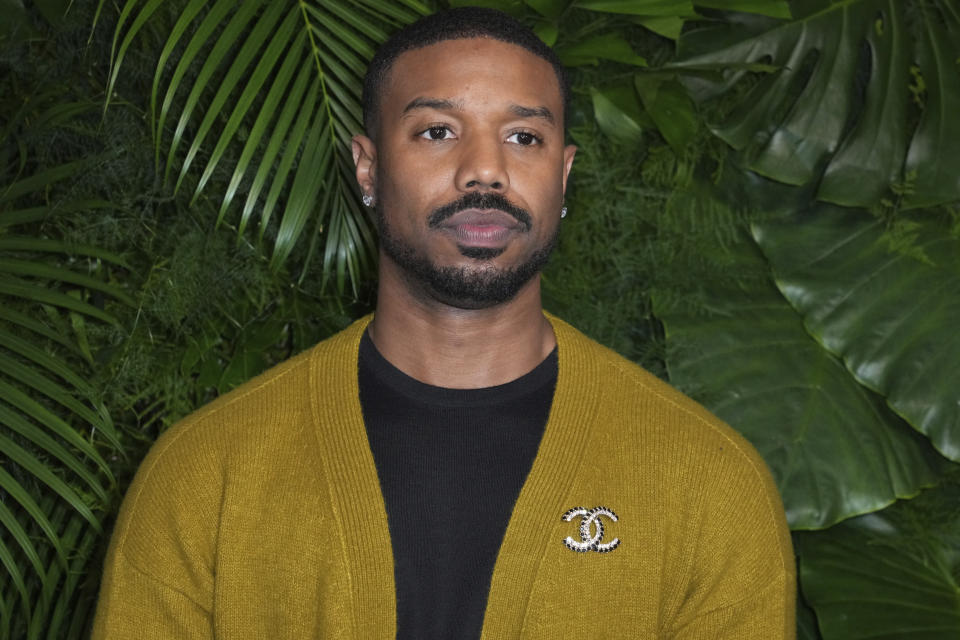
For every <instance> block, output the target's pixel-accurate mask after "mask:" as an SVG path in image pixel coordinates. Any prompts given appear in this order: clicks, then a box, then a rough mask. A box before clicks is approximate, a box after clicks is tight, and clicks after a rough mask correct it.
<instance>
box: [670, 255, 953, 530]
mask: <svg viewBox="0 0 960 640" xmlns="http://www.w3.org/2000/svg"><path fill="white" fill-rule="evenodd" d="M717 251H718V252H719V253H721V254H722V255H721V257H719V258H717V260H716V261H717V264H718V265H720V266H718V269H720V270H722V272H723V273H729V274H751V275H749V276H745V275H741V276H733V275H731V276H729V277H725V278H719V277H718V278H716V279H715V280H713V281H711V282H709V283H706V284H705V285H704V290H703V291H702V292H701V296H702V300H701V301H700V303H699V305H698V308H686V309H685V308H682V307H681V306H680V305H671V306H667V305H665V304H664V303H663V301H662V299H661V297H660V296H657V297H655V298H654V302H655V313H656V315H657V317H658V318H660V319H661V320H662V321H663V324H664V327H665V330H666V339H667V349H668V351H667V368H668V371H669V375H670V381H671V382H672V383H673V384H674V385H676V386H678V387H679V388H680V389H682V390H683V391H685V392H687V393H688V394H690V395H691V396H692V397H694V398H695V399H697V400H698V401H700V402H701V403H702V404H704V405H705V406H706V407H707V408H708V409H710V410H711V411H713V412H714V413H715V414H716V415H718V416H719V417H720V418H722V419H723V420H725V421H726V422H728V423H729V424H730V425H731V426H733V427H734V428H735V429H737V430H738V431H740V432H741V433H743V434H744V435H745V436H746V437H747V438H748V439H749V440H750V441H751V442H752V443H753V444H754V446H756V447H757V449H758V451H759V452H760V454H761V455H762V456H763V457H764V459H765V460H766V461H767V464H768V465H769V466H770V468H771V470H772V472H773V475H774V478H775V479H776V481H777V485H778V487H779V489H780V493H781V495H782V496H783V500H784V505H785V507H786V511H787V519H788V521H789V523H790V525H791V527H792V528H794V529H816V528H823V527H827V526H830V525H832V524H834V523H836V522H839V521H841V520H843V519H845V518H849V517H851V516H855V515H860V514H863V513H868V512H870V511H875V510H877V509H880V508H883V507H884V506H886V505H888V504H890V503H891V502H893V501H894V500H895V499H896V498H898V497H904V496H912V495H915V494H916V493H917V492H918V491H919V490H920V488H921V487H923V486H929V485H930V484H932V483H933V482H934V481H935V478H936V474H937V473H938V467H939V464H940V463H939V461H940V460H942V459H941V458H940V457H939V456H937V454H936V452H934V451H933V450H932V448H931V447H930V446H929V444H928V443H926V442H925V441H924V439H923V438H921V437H918V435H917V434H916V433H915V432H914V431H913V430H912V429H910V427H909V426H908V425H907V424H905V423H904V422H903V421H902V420H900V419H899V418H898V417H897V416H896V415H894V414H893V412H891V411H890V410H889V409H888V408H887V407H886V406H884V403H883V400H882V399H881V398H880V397H879V396H876V395H875V394H873V393H871V392H870V391H869V390H867V389H865V388H864V387H862V386H861V385H860V384H858V383H857V382H856V381H855V380H854V379H853V377H852V376H850V375H849V373H848V372H847V371H846V370H845V369H844V367H843V364H842V363H841V362H840V361H839V360H838V359H837V358H836V357H834V356H833V355H831V354H830V353H828V352H827V351H826V350H825V349H823V348H822V347H821V346H820V345H819V344H818V343H817V342H816V341H815V340H813V339H812V338H811V337H810V335H809V334H808V333H807V332H806V331H805V330H804V327H803V322H802V320H801V318H800V316H799V315H798V314H797V312H796V311H794V309H793V308H792V307H791V306H790V305H789V303H788V302H787V301H786V300H784V299H783V297H782V296H781V295H780V293H779V292H778V291H777V289H776V287H775V286H774V285H773V283H772V282H771V281H770V280H769V278H768V277H767V275H766V266H765V264H764V262H763V258H762V256H761V255H760V254H759V251H758V250H757V249H756V248H755V247H754V246H753V244H752V243H751V242H750V241H749V239H746V240H743V241H740V242H738V243H736V244H734V245H731V246H730V247H729V248H728V249H727V250H726V251H721V250H720V249H717Z"/></svg>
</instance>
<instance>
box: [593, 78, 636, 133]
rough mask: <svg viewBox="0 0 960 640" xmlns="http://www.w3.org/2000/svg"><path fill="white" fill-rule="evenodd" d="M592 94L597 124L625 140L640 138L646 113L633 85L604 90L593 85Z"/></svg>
mask: <svg viewBox="0 0 960 640" xmlns="http://www.w3.org/2000/svg"><path fill="white" fill-rule="evenodd" d="M590 95H591V96H592V97H593V113H594V115H595V116H596V118H597V124H598V125H600V129H601V130H602V131H603V132H604V133H605V134H607V135H608V136H610V137H611V138H614V139H617V140H622V141H625V142H637V141H639V140H640V138H641V136H642V134H643V127H642V126H641V123H642V121H643V119H644V115H643V112H642V110H641V108H640V103H639V102H638V101H637V96H636V93H635V92H634V90H633V88H632V87H629V86H627V87H613V88H610V89H603V90H600V89H594V88H593V87H591V88H590Z"/></svg>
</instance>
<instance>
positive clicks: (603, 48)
mask: <svg viewBox="0 0 960 640" xmlns="http://www.w3.org/2000/svg"><path fill="white" fill-rule="evenodd" d="M557 55H558V56H559V57H560V61H561V62H562V63H563V64H564V66H567V67H577V66H582V65H596V64H597V63H598V62H599V61H600V59H604V60H613V61H614V62H623V63H624V64H629V65H633V66H636V67H645V66H647V61H646V59H644V58H643V57H642V56H638V55H637V54H636V53H634V51H633V47H631V46H630V43H629V42H627V41H626V40H625V39H624V37H623V36H622V35H620V34H619V33H604V34H603V35H599V36H595V37H593V38H587V39H586V40H583V41H581V42H577V43H576V44H574V45H570V46H565V47H558V48H557Z"/></svg>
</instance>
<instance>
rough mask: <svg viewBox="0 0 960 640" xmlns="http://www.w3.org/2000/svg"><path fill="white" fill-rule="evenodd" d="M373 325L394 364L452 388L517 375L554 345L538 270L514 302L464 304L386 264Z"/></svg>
mask: <svg viewBox="0 0 960 640" xmlns="http://www.w3.org/2000/svg"><path fill="white" fill-rule="evenodd" d="M382 263H383V261H381V264H382ZM368 331H369V334H370V338H371V339H372V340H373V343H374V344H375V345H376V346H377V350H378V351H379V352H380V353H381V354H382V355H383V357H384V358H386V359H387V360H388V361H389V362H390V363H391V364H392V365H393V366H395V367H397V368H398V369H400V370H401V371H403V372H404V373H406V374H407V375H408V376H410V377H412V378H415V379H416V380H419V381H420V382H424V383H426V384H431V385H434V386H438V387H446V388H449V389H479V388H482V387H492V386H495V385H499V384H505V383H507V382H510V381H512V380H516V379H517V378H519V377H520V376H522V375H524V374H525V373H528V372H529V371H531V370H532V369H533V368H535V367H536V366H537V365H538V364H540V363H541V362H542V361H543V359H544V358H546V357H547V356H548V355H549V354H550V352H551V351H552V350H553V348H554V347H555V346H556V338H555V337H554V335H553V328H552V327H551V326H550V323H549V322H548V321H547V319H546V318H545V317H544V316H543V308H542V306H541V302H540V276H539V275H537V276H535V277H534V278H532V279H531V280H530V282H528V283H527V284H526V285H525V286H524V287H523V289H521V290H520V292H519V293H518V294H517V295H516V297H514V298H513V299H512V300H510V301H509V302H505V303H503V304H500V305H496V306H494V307H490V308H486V309H460V308H457V307H451V306H449V305H445V304H442V303H439V302H436V301H431V300H429V299H427V298H425V297H424V296H422V295H416V294H415V293H414V292H412V291H410V287H409V284H408V283H406V282H404V281H403V278H402V277H401V276H400V275H399V274H397V273H396V272H394V271H393V270H391V269H383V268H381V270H380V283H379V287H378V291H377V309H376V313H375V315H374V319H373V322H371V323H370V326H369V328H368Z"/></svg>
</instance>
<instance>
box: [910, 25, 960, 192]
mask: <svg viewBox="0 0 960 640" xmlns="http://www.w3.org/2000/svg"><path fill="white" fill-rule="evenodd" d="M922 16H923V24H922V26H921V29H920V35H919V37H918V39H917V45H918V47H917V48H918V52H917V60H918V63H919V65H920V73H921V74H922V77H923V79H924V85H925V88H926V96H925V100H924V106H925V108H924V110H923V113H922V114H921V116H920V124H919V125H918V126H917V131H916V133H915V134H914V136H913V139H912V140H911V141H910V148H909V149H908V150H907V161H906V167H905V168H904V171H905V178H904V179H905V181H908V182H912V190H911V192H910V193H908V194H907V196H906V198H904V203H903V204H904V206H905V207H927V206H931V205H934V204H939V203H941V202H953V201H955V200H957V199H958V198H960V154H958V153H957V148H958V146H960V118H958V117H957V114H958V113H960V17H958V16H957V14H956V13H954V14H953V16H952V19H951V15H950V14H949V13H947V12H943V13H939V12H937V11H935V10H934V9H933V8H932V7H926V6H922Z"/></svg>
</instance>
